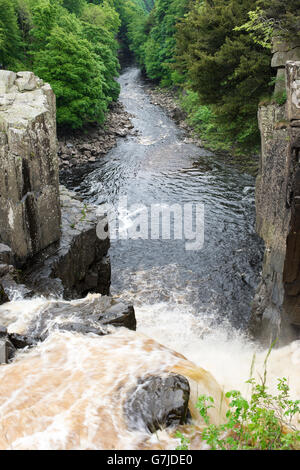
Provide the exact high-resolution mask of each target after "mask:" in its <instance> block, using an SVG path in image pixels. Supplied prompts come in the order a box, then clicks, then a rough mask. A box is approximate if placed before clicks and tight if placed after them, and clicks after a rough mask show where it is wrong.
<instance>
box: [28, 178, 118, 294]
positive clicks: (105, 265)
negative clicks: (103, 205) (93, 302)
mask: <svg viewBox="0 0 300 470" xmlns="http://www.w3.org/2000/svg"><path fill="white" fill-rule="evenodd" d="M60 193H61V199H60V200H61V211H62V226H61V239H60V241H59V242H58V243H56V244H54V245H52V246H50V247H49V248H47V249H45V250H44V251H43V252H42V253H41V254H40V255H39V256H37V257H36V258H35V259H34V261H33V262H32V263H31V266H29V267H28V268H27V269H26V270H25V277H26V283H27V284H28V286H30V287H31V288H32V289H33V290H34V291H35V292H37V293H39V294H40V295H46V296H49V295H53V296H55V297H57V295H61V296H62V297H63V298H66V299H74V298H80V297H83V296H85V295H87V294H88V293H89V292H96V293H100V294H103V295H108V294H109V290H110V281H111V266H110V260H109V258H108V256H107V253H108V250H109V247H110V240H109V238H106V239H105V240H100V239H99V238H98V237H97V225H98V223H101V221H102V222H103V224H104V225H105V226H107V220H106V219H105V218H104V217H98V216H97V211H96V209H97V208H96V207H95V206H93V205H90V204H88V205H86V204H84V203H83V202H81V201H80V200H78V199H77V197H76V195H75V193H72V192H70V191H67V190H66V188H64V187H63V186H61V187H60Z"/></svg>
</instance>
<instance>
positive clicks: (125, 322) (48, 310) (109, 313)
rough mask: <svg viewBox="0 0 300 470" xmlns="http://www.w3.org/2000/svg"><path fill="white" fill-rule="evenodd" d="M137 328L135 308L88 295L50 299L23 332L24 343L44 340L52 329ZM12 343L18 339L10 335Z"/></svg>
mask: <svg viewBox="0 0 300 470" xmlns="http://www.w3.org/2000/svg"><path fill="white" fill-rule="evenodd" d="M112 326H113V327H125V328H128V329H131V330H135V329H136V319H135V313H134V309H133V307H132V306H131V305H128V304H125V303H123V302H120V301H118V300H117V299H114V298H112V297H107V296H101V295H89V296H87V297H86V298H85V299H80V300H74V301H71V302H67V301H53V302H49V304H47V305H46V306H45V307H44V308H43V309H42V310H41V311H40V314H39V316H38V318H36V319H34V321H33V322H32V323H31V325H29V328H28V330H27V332H26V334H25V340H24V341H25V343H27V344H26V345H30V342H31V344H33V343H34V342H37V341H44V340H45V339H46V338H47V337H48V336H49V334H50V333H51V332H52V331H55V330H60V331H74V332H77V333H82V334H88V333H93V334H96V335H99V336H102V335H107V334H109V333H110V331H111V329H110V328H109V327H112ZM10 339H11V341H12V342H13V343H14V344H15V340H16V341H18V340H19V338H18V337H17V338H16V337H15V336H14V337H13V338H10ZM20 340H21V341H23V338H20Z"/></svg>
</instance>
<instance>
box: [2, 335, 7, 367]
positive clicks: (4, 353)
mask: <svg viewBox="0 0 300 470" xmlns="http://www.w3.org/2000/svg"><path fill="white" fill-rule="evenodd" d="M7 363H8V345H7V342H6V340H5V339H4V340H3V339H0V364H7Z"/></svg>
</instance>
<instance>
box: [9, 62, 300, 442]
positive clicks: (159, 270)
mask: <svg viewBox="0 0 300 470" xmlns="http://www.w3.org/2000/svg"><path fill="white" fill-rule="evenodd" d="M120 83H121V85H122V92H121V97H120V99H121V101H122V102H123V103H124V105H125V107H126V110H127V111H128V112H129V113H131V114H132V115H133V118H132V120H133V124H134V126H135V128H136V130H137V131H138V132H137V135H136V136H130V137H127V138H126V139H120V140H119V142H118V146H117V147H116V148H115V149H113V150H112V151H111V152H110V153H109V154H108V155H106V157H104V158H103V159H101V160H100V161H99V162H98V164H97V167H96V168H95V169H94V171H93V172H92V173H90V174H89V175H88V176H86V177H85V179H84V180H83V181H82V182H81V184H80V186H78V187H77V188H75V189H76V190H77V191H79V192H80V193H81V195H82V196H84V197H85V199H86V200H87V201H89V202H93V203H95V204H96V205H97V206H99V207H101V206H102V204H103V203H104V202H109V203H111V204H113V205H117V204H118V201H119V199H120V198H122V197H124V196H126V197H127V198H128V206H129V208H130V207H131V206H132V204H143V205H144V206H146V208H149V207H150V205H151V204H164V205H172V204H179V205H181V206H182V205H183V204H187V203H194V204H200V203H201V204H204V211H205V218H204V227H205V238H204V245H203V247H202V249H201V250H193V251H187V250H186V245H185V240H163V239H158V240H151V239H148V240H144V239H137V240H125V239H124V240H112V246H111V249H110V257H111V261H112V273H113V279H112V294H114V295H117V296H120V297H122V298H123V299H125V300H128V301H130V302H132V303H133V304H134V306H135V310H136V316H137V322H138V332H137V333H134V332H130V331H128V330H125V329H120V330H119V331H117V332H116V333H114V334H112V335H109V336H106V337H103V338H100V337H95V336H94V335H87V336H82V335H79V334H76V333H53V334H52V335H50V337H49V338H48V339H47V340H46V341H45V342H44V343H42V344H40V345H39V346H38V347H37V348H34V349H32V350H31V351H27V352H24V353H19V354H18V356H17V358H16V360H15V361H14V362H13V363H11V364H10V365H7V366H1V367H0V448H18V449H24V448H32V449H41V448H42V449H47V448H49V449H67V448H68V449H95V448H96V449H105V448H110V449H126V448H127V449H129V448H170V449H172V448H173V449H174V448H175V447H176V443H177V441H176V440H174V439H172V438H171V437H170V435H169V434H168V433H164V432H162V433H160V434H159V435H158V438H159V440H158V441H157V436H152V437H151V436H149V435H145V433H144V432H142V431H141V432H129V431H128V429H127V427H126V423H125V422H124V416H123V414H122V403H123V401H122V400H124V397H125V396H126V393H127V392H128V390H129V389H130V387H132V386H134V384H136V380H137V378H138V377H140V376H142V375H145V374H151V373H157V372H159V373H161V372H166V371H174V372H179V373H182V374H184V375H186V376H187V377H188V379H189V381H190V384H191V387H192V400H191V405H190V406H191V407H193V403H194V402H195V401H196V396H197V394H198V393H207V394H209V395H213V396H214V397H215V399H216V401H217V400H218V399H219V397H220V390H221V388H225V390H228V389H232V388H239V389H242V390H243V392H244V393H247V386H246V385H245V381H246V380H247V379H248V378H249V370H250V366H251V361H252V358H253V354H254V352H255V350H256V349H257V347H256V346H255V345H254V344H252V343H251V341H250V340H249V339H247V336H246V334H245V331H246V327H247V322H248V320H249V314H250V303H251V299H252V297H253V293H254V289H255V286H256V284H257V282H258V278H259V271H260V266H261V254H262V245H261V242H260V241H259V239H258V237H257V236H256V235H255V230H254V223H255V210H254V209H255V208H254V179H253V178H252V177H251V176H249V175H247V174H243V173H241V172H240V171H238V170H237V169H235V168H233V167H232V166H231V165H230V164H226V160H224V158H221V157H217V156H215V155H214V154H212V153H211V152H208V151H205V150H204V149H202V148H199V147H197V146H195V145H192V144H190V143H188V142H186V141H185V135H184V132H183V131H182V130H180V129H179V128H178V127H177V126H176V125H175V124H174V122H173V121H172V120H170V119H169V118H168V117H167V115H166V113H165V112H164V111H163V110H162V109H161V108H159V107H158V106H155V105H153V104H151V102H150V98H149V96H148V95H147V94H146V92H145V90H144V84H143V82H142V80H141V78H140V73H139V71H138V69H136V68H134V67H133V68H129V69H127V70H125V72H124V73H123V74H122V76H121V77H120ZM134 211H136V208H133V209H132V212H134ZM132 215H133V213H129V214H126V215H125V216H124V214H123V220H122V222H123V225H124V226H127V227H128V226H130V224H132V218H131V216H132ZM48 302H50V301H49V300H46V299H33V300H16V301H15V302H11V303H10V304H6V305H4V306H2V307H0V319H1V322H0V323H2V324H5V325H7V326H8V327H9V330H10V331H15V332H20V333H21V332H22V331H23V330H24V328H25V329H26V324H28V323H29V322H30V321H31V320H32V318H34V317H35V316H36V315H38V313H39V311H40V309H41V308H43V307H44V306H45V304H47V303H48ZM149 338H151V339H149ZM159 343H160V344H159ZM168 348H171V350H170V349H168ZM181 354H183V355H184V356H185V357H186V358H187V360H185V359H184V358H183V357H182V356H181ZM265 355H266V352H264V351H258V352H257V356H256V370H257V372H256V373H261V371H262V367H263V361H264V358H265ZM189 361H192V362H193V363H194V364H196V366H194V365H193V364H192V363H191V362H189ZM299 364H300V345H299V342H294V343H292V344H290V345H289V346H286V347H285V348H282V349H278V350H276V351H273V352H272V354H271V356H270V358H269V362H268V381H269V384H270V386H274V383H275V379H276V377H283V376H285V377H288V379H289V383H290V386H291V390H292V396H293V397H297V396H298V397H299V394H300V383H299V377H298V371H299ZM202 367H203V368H204V369H206V370H208V371H209V372H210V373H211V374H212V375H213V376H214V377H215V378H216V380H217V381H218V383H219V384H220V386H219V385H217V384H216V382H215V381H214V379H213V378H212V376H211V375H210V374H206V373H205V372H204V371H203V369H201V368H202ZM217 420H218V416H215V417H214V422H217ZM196 424H197V420H196ZM198 424H199V423H198ZM195 447H197V448H199V447H200V448H201V443H198V444H197V443H196V444H195Z"/></svg>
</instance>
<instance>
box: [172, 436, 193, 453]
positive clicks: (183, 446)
mask: <svg viewBox="0 0 300 470" xmlns="http://www.w3.org/2000/svg"><path fill="white" fill-rule="evenodd" d="M174 437H177V438H178V439H180V446H178V447H176V450H188V449H189V444H190V440H189V439H188V438H187V437H185V436H184V435H183V434H182V433H181V432H179V431H177V432H176V433H175V436H174Z"/></svg>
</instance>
